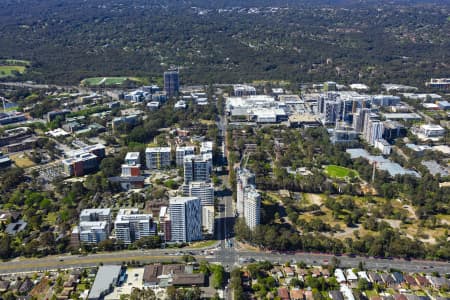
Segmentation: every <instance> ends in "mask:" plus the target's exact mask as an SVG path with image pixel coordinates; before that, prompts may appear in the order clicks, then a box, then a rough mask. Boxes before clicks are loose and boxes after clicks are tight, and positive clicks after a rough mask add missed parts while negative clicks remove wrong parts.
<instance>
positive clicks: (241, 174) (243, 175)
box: [236, 169, 255, 216]
mask: <svg viewBox="0 0 450 300" xmlns="http://www.w3.org/2000/svg"><path fill="white" fill-rule="evenodd" d="M236 176H237V202H236V210H237V213H238V214H239V216H243V215H244V196H245V187H247V186H248V185H252V184H255V174H253V173H252V172H250V171H249V170H247V169H240V170H238V172H237V174H236Z"/></svg>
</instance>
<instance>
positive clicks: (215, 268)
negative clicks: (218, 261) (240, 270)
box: [210, 265, 225, 289]
mask: <svg viewBox="0 0 450 300" xmlns="http://www.w3.org/2000/svg"><path fill="white" fill-rule="evenodd" d="M210 268H211V269H212V286H213V288H215V289H220V288H222V286H223V284H224V282H225V269H224V268H223V266H222V265H211V267H210Z"/></svg>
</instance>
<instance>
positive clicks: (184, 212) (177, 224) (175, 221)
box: [169, 197, 202, 243]
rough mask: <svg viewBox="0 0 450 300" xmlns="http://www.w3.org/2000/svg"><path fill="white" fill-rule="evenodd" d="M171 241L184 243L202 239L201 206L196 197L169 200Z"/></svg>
mask: <svg viewBox="0 0 450 300" xmlns="http://www.w3.org/2000/svg"><path fill="white" fill-rule="evenodd" d="M169 215H170V229H171V239H172V241H173V242H179V243H185V242H191V241H197V240H200V239H202V206H201V202H200V199H199V198H197V197H174V198H170V200H169Z"/></svg>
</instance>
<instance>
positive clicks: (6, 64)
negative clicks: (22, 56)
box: [0, 59, 30, 78]
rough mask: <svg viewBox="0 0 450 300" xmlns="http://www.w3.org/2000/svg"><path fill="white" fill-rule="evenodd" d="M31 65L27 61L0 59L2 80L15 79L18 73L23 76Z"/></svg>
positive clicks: (0, 76)
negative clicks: (6, 78)
mask: <svg viewBox="0 0 450 300" xmlns="http://www.w3.org/2000/svg"><path fill="white" fill-rule="evenodd" d="M29 65H30V62H29V61H27V60H17V59H3V60H1V59H0V78H4V77H14V76H15V75H16V74H17V73H19V74H23V73H25V72H26V69H27V67H28V66H29Z"/></svg>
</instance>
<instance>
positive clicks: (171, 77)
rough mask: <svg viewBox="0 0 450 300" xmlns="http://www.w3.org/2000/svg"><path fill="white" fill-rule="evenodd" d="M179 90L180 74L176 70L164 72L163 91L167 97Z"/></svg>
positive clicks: (174, 94)
mask: <svg viewBox="0 0 450 300" xmlns="http://www.w3.org/2000/svg"><path fill="white" fill-rule="evenodd" d="M179 90H180V74H179V73H178V70H169V71H167V72H164V91H165V92H166V93H167V96H168V97H173V96H176V95H177V94H178V92H179Z"/></svg>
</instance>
